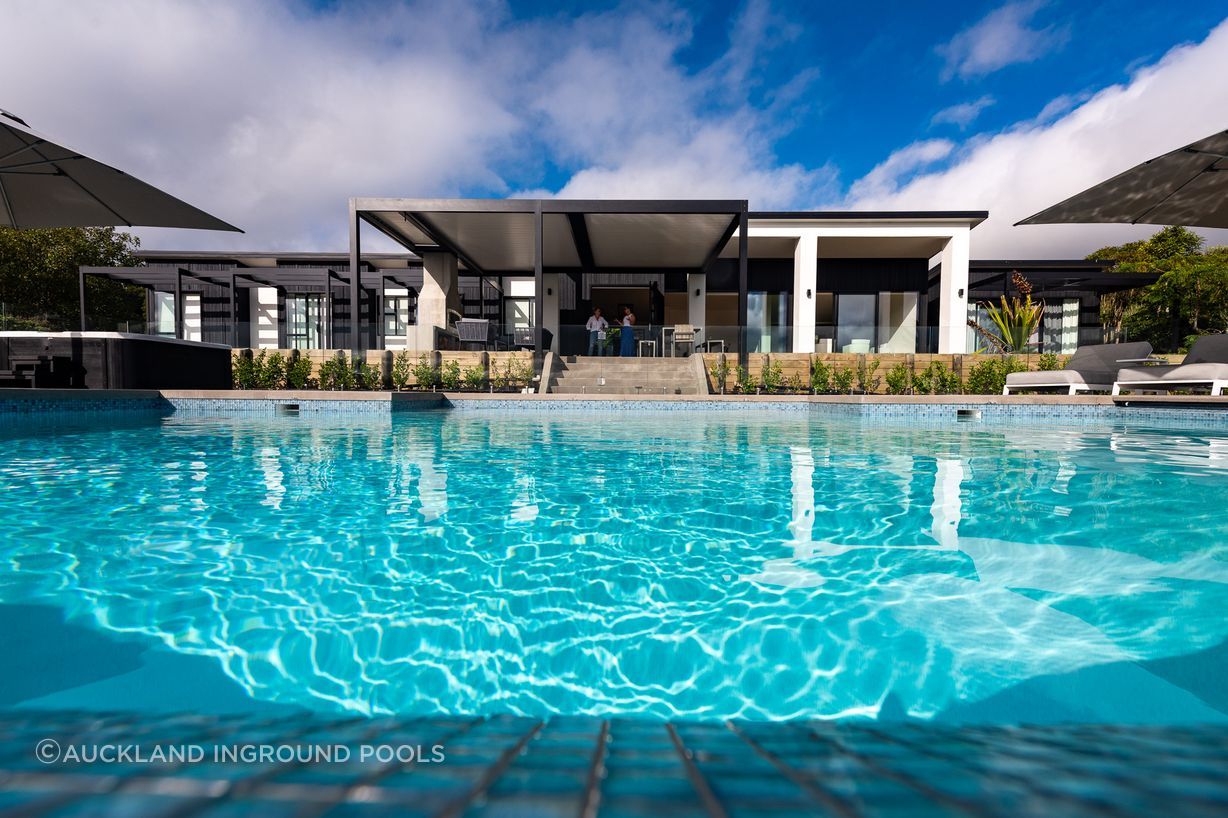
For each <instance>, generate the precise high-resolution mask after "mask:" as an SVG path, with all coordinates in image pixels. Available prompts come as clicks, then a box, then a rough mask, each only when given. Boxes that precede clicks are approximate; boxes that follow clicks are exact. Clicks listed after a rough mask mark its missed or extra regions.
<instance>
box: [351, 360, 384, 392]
mask: <svg viewBox="0 0 1228 818" xmlns="http://www.w3.org/2000/svg"><path fill="white" fill-rule="evenodd" d="M356 380H357V383H358V388H359V389H366V390H367V391H369V392H374V391H377V390H379V389H382V388H383V387H384V371H383V368H382V367H380V366H377V365H375V364H369V363H367V362H366V361H359V362H358V372H357V378H356Z"/></svg>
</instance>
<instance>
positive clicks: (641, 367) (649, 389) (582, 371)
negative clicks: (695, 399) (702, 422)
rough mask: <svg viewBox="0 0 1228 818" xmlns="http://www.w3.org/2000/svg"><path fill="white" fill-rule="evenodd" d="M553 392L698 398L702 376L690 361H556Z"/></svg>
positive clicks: (570, 357) (571, 358)
mask: <svg viewBox="0 0 1228 818" xmlns="http://www.w3.org/2000/svg"><path fill="white" fill-rule="evenodd" d="M549 391H550V392H553V393H556V394H560V395H580V394H584V395H698V394H700V383H699V376H698V374H697V373H696V371H695V363H694V361H692V360H691V359H690V358H590V357H588V356H579V355H568V356H565V357H560V358H557V359H556V364H555V369H554V372H553V374H552V377H551V378H550V388H549Z"/></svg>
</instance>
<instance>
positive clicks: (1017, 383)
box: [1002, 341, 1151, 395]
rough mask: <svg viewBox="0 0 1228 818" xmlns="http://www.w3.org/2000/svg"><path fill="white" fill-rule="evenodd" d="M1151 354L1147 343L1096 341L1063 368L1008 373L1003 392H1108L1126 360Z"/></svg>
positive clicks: (1072, 356) (1073, 357) (1071, 357)
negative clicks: (1100, 342) (1023, 390)
mask: <svg viewBox="0 0 1228 818" xmlns="http://www.w3.org/2000/svg"><path fill="white" fill-rule="evenodd" d="M1150 354H1151V344H1149V343H1147V342H1146V341H1136V342H1132V343H1129V344H1096V345H1093V346H1085V347H1079V348H1078V349H1077V350H1076V351H1075V354H1074V355H1071V356H1070V360H1069V361H1067V362H1066V368H1065V369H1055V370H1052V371H1049V372H1012V373H1011V374H1009V375H1007V376H1006V386H1005V387H1003V388H1002V394H1003V395H1009V394H1010V393H1011V392H1012V391H1014V392H1018V391H1019V390H1021V389H1026V390H1029V391H1033V390H1034V391H1038V392H1039V391H1049V390H1053V389H1057V390H1062V391H1065V392H1066V394H1068V395H1074V394H1077V393H1079V392H1108V391H1109V390H1111V389H1112V388H1113V382H1114V381H1115V380H1117V372H1118V370H1120V369H1121V368H1122V367H1123V366H1125V364H1126V363H1127V362H1134V361H1140V360H1143V359H1145V358H1146V357H1147V356H1148V355H1150Z"/></svg>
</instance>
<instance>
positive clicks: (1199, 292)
mask: <svg viewBox="0 0 1228 818" xmlns="http://www.w3.org/2000/svg"><path fill="white" fill-rule="evenodd" d="M1088 258H1089V259H1094V260H1100V261H1115V262H1116V267H1115V268H1114V269H1115V271H1116V272H1119V273H1126V274H1129V273H1160V279H1159V280H1158V281H1157V282H1156V283H1155V284H1153V285H1151V286H1145V287H1140V288H1139V289H1136V290H1128V291H1125V292H1120V293H1110V294H1106V295H1105V296H1104V297H1103V298H1102V299H1101V301H1100V314H1101V320H1102V321H1103V322H1104V324H1105V326H1108V327H1112V328H1114V329H1117V330H1119V331H1123V330H1124V332H1125V334H1126V336H1127V337H1128V338H1129V339H1130V340H1132V341H1148V342H1150V344H1151V345H1152V346H1153V347H1154V348H1155V349H1156V350H1157V351H1161V352H1164V351H1167V352H1177V351H1180V350H1181V349H1184V348H1187V347H1188V346H1189V344H1190V343H1191V341H1192V338H1194V337H1197V336H1198V335H1205V334H1207V333H1210V332H1224V331H1225V330H1228V247H1212V248H1210V249H1208V250H1206V251H1205V252H1204V251H1203V239H1202V237H1201V236H1199V235H1198V234H1197V233H1194V232H1192V231H1190V230H1187V229H1186V228H1184V227H1175V226H1174V227H1165V228H1163V229H1161V230H1159V231H1157V232H1156V233H1155V234H1154V235H1153V236H1152V237H1151V238H1149V239H1147V240H1146V241H1133V242H1130V243H1128V244H1123V245H1120V246H1118V247H1102V248H1100V249H1099V250H1097V251H1096V252H1094V253H1092V254H1091V255H1089V256H1088Z"/></svg>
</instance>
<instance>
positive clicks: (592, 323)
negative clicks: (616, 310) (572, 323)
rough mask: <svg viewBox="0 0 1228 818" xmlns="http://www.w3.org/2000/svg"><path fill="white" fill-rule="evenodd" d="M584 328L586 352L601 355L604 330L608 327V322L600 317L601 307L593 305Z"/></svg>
mask: <svg viewBox="0 0 1228 818" xmlns="http://www.w3.org/2000/svg"><path fill="white" fill-rule="evenodd" d="M584 328H585V329H587V330H588V354H589V355H601V353H602V348H603V347H604V346H605V331H606V330H607V329H609V328H610V322H609V321H607V320H605V319H604V318H602V317H601V307H593V314H592V315H591V316H589V319H588V323H587V324H585V325H584Z"/></svg>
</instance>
